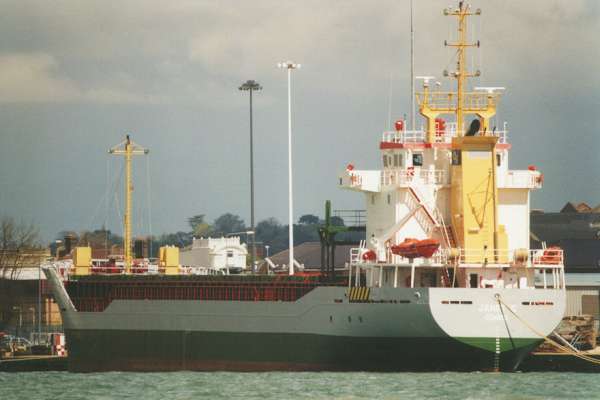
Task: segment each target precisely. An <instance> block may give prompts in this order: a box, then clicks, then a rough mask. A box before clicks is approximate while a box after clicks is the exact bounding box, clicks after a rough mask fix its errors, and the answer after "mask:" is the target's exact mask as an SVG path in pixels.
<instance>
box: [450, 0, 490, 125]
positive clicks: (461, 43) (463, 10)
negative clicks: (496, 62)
mask: <svg viewBox="0 0 600 400" xmlns="http://www.w3.org/2000/svg"><path fill="white" fill-rule="evenodd" d="M444 15H449V16H455V17H457V19H458V41H457V42H455V43H449V42H448V41H445V42H444V45H445V46H448V47H456V49H457V53H458V57H457V61H456V71H454V72H450V73H448V72H445V74H444V75H446V74H448V75H449V76H452V77H453V78H456V82H457V88H456V131H457V132H458V134H459V135H462V131H463V122H464V121H463V111H464V110H463V108H464V104H463V103H464V85H465V78H470V77H476V76H479V75H481V73H480V72H479V71H476V72H475V73H470V72H467V71H466V69H465V66H466V62H465V53H466V49H467V48H468V47H479V45H480V43H479V41H477V42H474V43H467V17H468V16H471V15H481V10H480V9H477V10H475V11H472V10H471V6H470V5H469V4H465V2H464V1H459V2H458V7H457V8H446V9H444Z"/></svg>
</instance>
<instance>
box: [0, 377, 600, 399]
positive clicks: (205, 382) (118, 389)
mask: <svg viewBox="0 0 600 400" xmlns="http://www.w3.org/2000/svg"><path fill="white" fill-rule="evenodd" d="M13 399H23V400H38V399H40V400H41V399H48V400H50V399H51V400H62V399H64V400H74V399H85V400H109V399H141V400H154V399H157V400H158V399H161V400H162V399H169V400H179V399H181V400H183V399H245V400H255V399H256V400H269V399H277V400H281V399H344V400H346V399H347V400H354V399H507V400H508V399H511V400H512V399H516V400H529V399H536V400H537V399H600V375H598V374H579V373H512V374H509V373H453V372H444V373H308V372H303V373H288V372H269V373H230V372H211V373H200V372H170V373H130V372H110V373H95V374H73V373H68V372H30V373H0V400H13Z"/></svg>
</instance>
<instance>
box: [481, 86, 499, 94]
mask: <svg viewBox="0 0 600 400" xmlns="http://www.w3.org/2000/svg"><path fill="white" fill-rule="evenodd" d="M473 89H475V90H477V91H483V92H487V93H488V94H494V93H496V92H500V91H502V90H506V88H505V87H504V86H476V87H474V88H473Z"/></svg>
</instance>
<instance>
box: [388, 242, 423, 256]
mask: <svg viewBox="0 0 600 400" xmlns="http://www.w3.org/2000/svg"><path fill="white" fill-rule="evenodd" d="M417 243H419V240H417V239H412V238H406V239H404V242H402V243H400V244H395V245H393V246H392V247H391V248H390V249H391V250H392V253H394V254H396V255H398V256H401V257H406V258H417V257H420V255H419V252H418V251H417Z"/></svg>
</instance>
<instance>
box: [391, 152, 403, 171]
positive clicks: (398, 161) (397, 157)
mask: <svg viewBox="0 0 600 400" xmlns="http://www.w3.org/2000/svg"><path fill="white" fill-rule="evenodd" d="M390 161H392V157H390ZM393 165H394V167H396V168H400V167H402V166H403V165H404V163H403V157H402V154H400V153H394V157H393Z"/></svg>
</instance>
